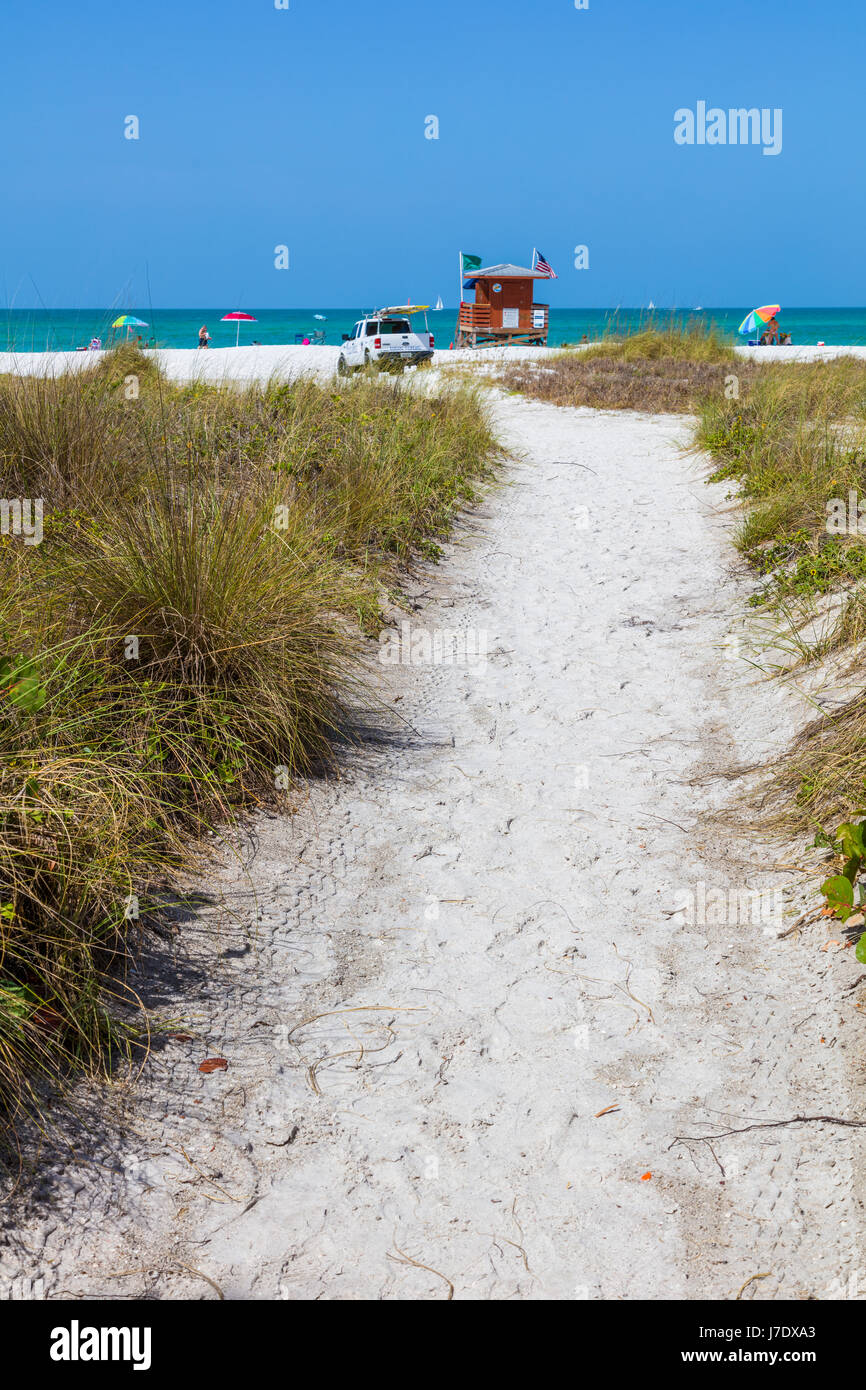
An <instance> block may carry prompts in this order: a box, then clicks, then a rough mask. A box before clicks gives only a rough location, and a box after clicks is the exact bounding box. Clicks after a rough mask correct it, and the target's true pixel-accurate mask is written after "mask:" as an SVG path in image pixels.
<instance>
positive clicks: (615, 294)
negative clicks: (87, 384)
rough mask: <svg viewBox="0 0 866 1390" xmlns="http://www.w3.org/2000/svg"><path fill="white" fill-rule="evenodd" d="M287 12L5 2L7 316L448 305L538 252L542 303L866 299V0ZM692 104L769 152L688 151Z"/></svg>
mask: <svg viewBox="0 0 866 1390" xmlns="http://www.w3.org/2000/svg"><path fill="white" fill-rule="evenodd" d="M289 3H290V8H289V9H288V10H277V9H276V8H275V6H274V0H174V3H168V0H147V3H143V4H131V3H113V4H109V3H106V0H75V3H71V0H67V2H66V3H62V2H61V0H38V3H31V4H28V5H22V6H19V7H15V8H14V9H13V7H12V6H11V5H7V6H5V7H4V9H5V13H4V14H3V16H2V18H0V52H2V55H3V56H2V90H3V97H4V100H3V108H2V114H0V135H2V138H0V188H2V218H0V294H2V297H3V302H4V305H5V306H14V307H22V308H24V307H35V306H38V305H39V304H40V297H41V301H44V303H45V304H46V305H47V306H48V307H50V308H60V307H82V306H97V305H99V306H102V305H108V304H112V303H114V302H117V301H118V298H119V299H120V302H123V303H124V304H125V305H128V306H130V307H131V306H134V305H137V306H139V307H144V306H145V305H146V304H147V303H148V299H150V302H152V303H153V304H154V305H156V306H172V305H175V306H193V305H221V304H227V303H230V304H232V305H234V304H243V305H245V306H250V307H258V308H266V307H270V308H279V307H293V306H298V307H304V306H308V307H315V306H338V305H359V304H365V303H372V302H373V301H374V300H385V299H389V298H390V299H394V298H395V297H396V298H402V297H403V296H410V297H411V298H412V299H414V300H415V301H418V300H420V299H426V298H428V297H431V296H435V295H436V294H438V293H441V294H442V295H443V298H444V299H445V302H446V304H453V303H454V302H455V300H456V293H457V253H458V251H459V250H460V249H461V247H462V249H463V250H466V251H474V252H478V253H479V254H481V255H482V256H483V257H484V259H485V261H498V260H517V261H523V262H526V261H527V260H528V258H529V257H530V255H531V252H532V248H533V246H534V245H535V246H538V247H540V248H541V249H542V251H543V252H544V254H545V255H546V256H547V258H548V260H550V261H551V262H552V264H553V266H554V268H555V270H556V271H557V272H558V274H559V276H560V279H559V280H558V281H556V282H555V283H554V284H553V285H551V287H550V295H549V298H550V302H551V304H554V305H561V306H567V305H585V306H587V307H607V306H613V305H617V304H622V305H639V304H644V303H646V302H647V301H648V300H649V299H653V300H655V302H656V303H657V304H660V305H662V304H666V305H669V304H677V305H695V304H703V305H706V306H722V305H726V304H743V303H752V302H755V303H762V302H766V301H767V300H769V299H778V300H779V301H780V302H782V303H786V302H787V303H788V304H796V305H809V304H815V305H831V304H838V305H845V304H855V305H862V304H864V303H866V285H864V281H863V272H862V268H861V267H862V260H863V256H862V251H861V245H862V242H863V240H864V233H863V224H864V213H866V179H864V172H866V170H864V164H866V154H864V139H863V116H862V109H861V108H862V92H863V82H864V78H863V64H864V56H866V44H864V39H866V7H864V6H863V3H862V0H822V3H820V4H818V3H813V0H724V3H718V4H713V3H708V0H589V8H588V9H586V10H576V9H575V5H574V0H364V3H361V0H289ZM701 100H704V101H706V102H707V103H708V105H709V106H719V107H721V108H724V109H727V108H730V107H739V106H747V107H752V106H756V107H761V108H763V107H769V108H776V107H780V108H782V111H783V113H784V114H783V132H784V136H783V148H782V152H781V154H779V155H778V156H777V157H768V156H765V155H763V154H762V150H761V149H760V148H758V147H754V146H740V145H729V146H716V147H711V146H707V145H704V146H697V145H695V146H678V145H677V144H675V142H674V139H673V131H674V112H675V111H676V110H677V109H678V108H681V107H691V108H692V109H694V108H695V107H696V104H697V102H698V101H701ZM128 115H136V116H137V117H138V119H139V121H140V138H139V139H138V140H127V139H125V138H124V118H125V117H126V116H128ZM429 115H435V116H437V117H438V120H439V139H438V140H428V139H425V117H427V116H429ZM283 244H284V245H287V246H288V247H289V252H290V269H289V270H287V271H285V270H276V269H275V268H274V248H275V246H277V245H283ZM576 245H586V246H588V248H589V269H588V270H576V269H575V268H574V264H573V262H574V248H575V246H576ZM148 275H149V283H150V291H149V295H148V290H147V282H148V280H147V277H148ZM37 290H38V293H37Z"/></svg>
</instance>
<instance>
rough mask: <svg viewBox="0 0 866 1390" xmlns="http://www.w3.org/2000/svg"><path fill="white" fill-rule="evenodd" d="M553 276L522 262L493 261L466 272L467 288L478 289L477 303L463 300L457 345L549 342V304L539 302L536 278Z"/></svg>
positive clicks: (474, 345)
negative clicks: (514, 263) (536, 300)
mask: <svg viewBox="0 0 866 1390" xmlns="http://www.w3.org/2000/svg"><path fill="white" fill-rule="evenodd" d="M549 278H550V277H549V276H548V275H546V274H543V273H541V272H539V271H537V270H527V269H526V267H525V266H520V265H489V266H486V267H485V268H484V269H483V270H472V271H467V272H466V278H465V280H464V281H463V289H464V290H467V289H468V290H474V291H475V303H474V304H471V303H467V302H464V301H463V300H461V303H460V315H459V318H458V320H457V334H456V337H455V340H454V344H455V347H481V346H483V345H484V344H485V343H500V344H506V345H507V344H509V343H537V344H538V345H539V346H540V347H544V346H545V345H546V343H547V326H548V318H549V314H550V305H549V304H536V303H535V302H534V298H533V292H534V285H533V281H534V280H547V279H549Z"/></svg>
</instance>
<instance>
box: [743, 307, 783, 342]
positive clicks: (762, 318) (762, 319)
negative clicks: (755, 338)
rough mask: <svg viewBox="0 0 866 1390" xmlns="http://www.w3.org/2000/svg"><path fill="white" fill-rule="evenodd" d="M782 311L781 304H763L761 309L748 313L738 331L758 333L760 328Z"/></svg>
mask: <svg viewBox="0 0 866 1390" xmlns="http://www.w3.org/2000/svg"><path fill="white" fill-rule="evenodd" d="M781 312H782V306H781V304H763V305H762V306H761V308H760V309H753V310H752V312H751V313H750V314H746V317H745V318H744V319H743V322H742V323H741V324H740V326H739V328H738V329H737V332H738V333H742V334H744V335H746V336H747V335H748V334H749V333H757V332H758V330H759V328H761V327H762V326H763V325H764V324H768V323H769V322H770V319H774V318H775V317H776V315H777V314H781Z"/></svg>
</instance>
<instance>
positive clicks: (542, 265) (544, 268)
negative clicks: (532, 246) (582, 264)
mask: <svg viewBox="0 0 866 1390" xmlns="http://www.w3.org/2000/svg"><path fill="white" fill-rule="evenodd" d="M533 270H537V271H538V273H539V275H546V276H547V278H548V280H558V279H559V276H558V275H557V273H556V271H555V270H554V268H553V266H552V265H551V264H550V262H549V261H546V260H545V259H544V257H543V256H542V254H541V252H540V251H536V253H535V265H534V266H533Z"/></svg>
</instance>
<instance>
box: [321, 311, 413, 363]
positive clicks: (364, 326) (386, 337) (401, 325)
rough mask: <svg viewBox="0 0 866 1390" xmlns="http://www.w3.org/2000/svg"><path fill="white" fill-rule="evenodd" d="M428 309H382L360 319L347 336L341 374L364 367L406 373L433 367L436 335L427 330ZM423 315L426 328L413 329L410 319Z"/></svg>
mask: <svg viewBox="0 0 866 1390" xmlns="http://www.w3.org/2000/svg"><path fill="white" fill-rule="evenodd" d="M427 307H428V306H427V305H423V304H399V305H397V306H396V307H392V308H390V309H378V310H377V311H376V313H374V314H371V315H370V316H369V318H366V319H359V320H358V322H357V323H356V324H355V327H354V328H353V330H352V332H351V333H344V334H343V345H342V347H341V348H340V359H339V361H338V363H337V371H338V372H339V374H340V376H349V375H350V373H352V372H358V371H360V370H361V369H362V367H367V366H370V365H371V364H378V365H380V366H382V367H386V368H392V369H396V370H397V371H401V372H402V370H403V368H404V367H412V366H415V365H418V366H422V367H425V366H429V364H430V362H431V361H432V358H433V347H434V343H433V334H432V333H431V332H430V329H429V328H428V326H427V312H426V310H427ZM412 314H423V315H424V328H423V331H422V330H421V328H420V327H418V328H413V327H412V324H411V323H410V315H412Z"/></svg>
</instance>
